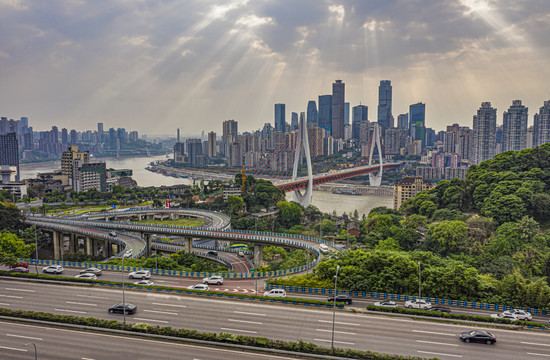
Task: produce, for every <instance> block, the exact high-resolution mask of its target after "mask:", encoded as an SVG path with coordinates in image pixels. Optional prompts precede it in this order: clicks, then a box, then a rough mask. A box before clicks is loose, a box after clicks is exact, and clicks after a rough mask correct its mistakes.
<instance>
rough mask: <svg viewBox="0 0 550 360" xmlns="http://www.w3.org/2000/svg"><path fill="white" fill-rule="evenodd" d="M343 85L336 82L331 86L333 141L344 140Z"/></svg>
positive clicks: (340, 81)
mask: <svg viewBox="0 0 550 360" xmlns="http://www.w3.org/2000/svg"><path fill="white" fill-rule="evenodd" d="M344 100H345V84H344V83H343V82H342V80H336V82H334V83H333V84H332V137H333V138H334V139H343V138H344V115H345V110H344V103H345V101H344Z"/></svg>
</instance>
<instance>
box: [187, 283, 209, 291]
mask: <svg viewBox="0 0 550 360" xmlns="http://www.w3.org/2000/svg"><path fill="white" fill-rule="evenodd" d="M187 288H188V289H189V290H203V291H209V290H210V287H209V286H208V285H206V284H196V285H191V286H188V287H187Z"/></svg>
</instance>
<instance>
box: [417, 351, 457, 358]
mask: <svg viewBox="0 0 550 360" xmlns="http://www.w3.org/2000/svg"><path fill="white" fill-rule="evenodd" d="M417 352H419V353H421V354H430V355H438V356H451V357H462V355H455V354H444V353H436V352H431V351H420V350H418V351H417Z"/></svg>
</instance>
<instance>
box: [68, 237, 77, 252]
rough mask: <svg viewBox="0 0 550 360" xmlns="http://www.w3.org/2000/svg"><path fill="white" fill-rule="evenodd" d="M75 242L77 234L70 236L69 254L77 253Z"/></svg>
mask: <svg viewBox="0 0 550 360" xmlns="http://www.w3.org/2000/svg"><path fill="white" fill-rule="evenodd" d="M75 242H76V234H72V233H71V234H69V252H70V253H75V252H76V250H75V249H76V246H75Z"/></svg>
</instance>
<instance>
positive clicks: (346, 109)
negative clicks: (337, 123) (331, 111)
mask: <svg viewBox="0 0 550 360" xmlns="http://www.w3.org/2000/svg"><path fill="white" fill-rule="evenodd" d="M344 125H349V102H345V103H344Z"/></svg>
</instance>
